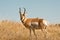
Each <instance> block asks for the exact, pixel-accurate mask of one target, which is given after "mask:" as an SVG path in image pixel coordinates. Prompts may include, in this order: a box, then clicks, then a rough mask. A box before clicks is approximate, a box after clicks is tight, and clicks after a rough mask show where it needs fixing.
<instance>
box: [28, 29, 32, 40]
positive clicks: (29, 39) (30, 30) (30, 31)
mask: <svg viewBox="0 0 60 40" xmlns="http://www.w3.org/2000/svg"><path fill="white" fill-rule="evenodd" d="M29 30H30V36H29V40H31V39H32V37H31V28H30V29H29Z"/></svg>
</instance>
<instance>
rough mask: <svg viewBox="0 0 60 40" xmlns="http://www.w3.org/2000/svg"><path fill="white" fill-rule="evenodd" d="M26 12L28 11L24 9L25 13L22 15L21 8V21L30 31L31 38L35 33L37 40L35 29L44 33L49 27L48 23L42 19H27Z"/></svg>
mask: <svg viewBox="0 0 60 40" xmlns="http://www.w3.org/2000/svg"><path fill="white" fill-rule="evenodd" d="M25 11H26V9H25V8H24V12H23V13H21V8H19V14H20V20H21V22H22V23H23V25H24V26H25V27H26V28H28V29H29V30H30V36H31V31H33V33H34V35H35V37H36V39H37V36H36V34H35V29H41V30H42V31H43V29H46V27H47V25H48V24H47V21H46V20H44V19H40V18H26V16H25Z"/></svg>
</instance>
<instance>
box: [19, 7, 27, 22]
mask: <svg viewBox="0 0 60 40" xmlns="http://www.w3.org/2000/svg"><path fill="white" fill-rule="evenodd" d="M25 11H26V9H25V8H24V12H23V13H22V12H21V8H19V13H20V20H21V21H23V20H24V19H25Z"/></svg>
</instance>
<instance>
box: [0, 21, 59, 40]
mask: <svg viewBox="0 0 60 40" xmlns="http://www.w3.org/2000/svg"><path fill="white" fill-rule="evenodd" d="M46 30H47V32H48V33H47V38H44V33H43V32H42V31H41V30H36V34H37V40H60V24H56V25H53V24H51V25H50V26H49V27H47V29H46ZM0 40H29V30H28V29H27V28H25V27H24V26H23V24H22V23H21V22H13V21H8V20H2V21H0ZM32 40H35V36H34V35H33V32H32Z"/></svg>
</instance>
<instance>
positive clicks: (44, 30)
mask: <svg viewBox="0 0 60 40" xmlns="http://www.w3.org/2000/svg"><path fill="white" fill-rule="evenodd" d="M41 31H42V32H43V34H44V38H46V37H47V31H46V29H41Z"/></svg>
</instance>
